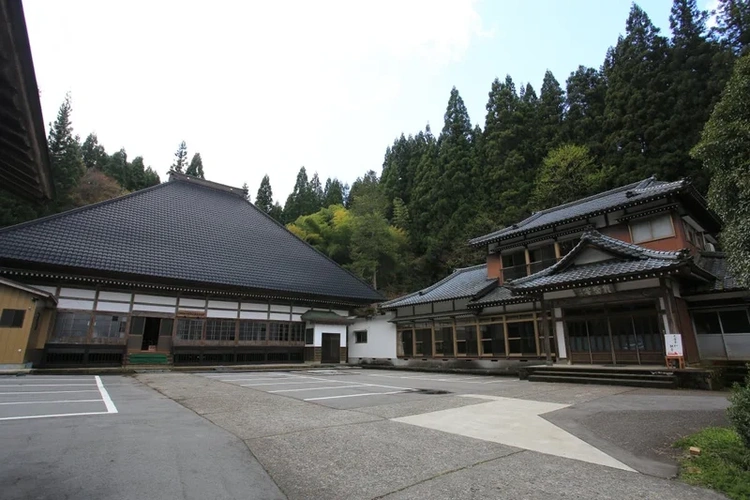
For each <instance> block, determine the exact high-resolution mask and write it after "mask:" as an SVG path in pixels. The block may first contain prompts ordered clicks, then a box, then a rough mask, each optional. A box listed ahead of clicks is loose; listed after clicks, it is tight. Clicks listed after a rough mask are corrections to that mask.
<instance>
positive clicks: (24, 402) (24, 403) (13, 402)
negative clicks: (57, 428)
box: [0, 399, 103, 405]
mask: <svg viewBox="0 0 750 500" xmlns="http://www.w3.org/2000/svg"><path fill="white" fill-rule="evenodd" d="M102 402H103V401H102V400H101V399H61V400H59V401H10V402H7V403H0V405H44V404H50V403H102Z"/></svg>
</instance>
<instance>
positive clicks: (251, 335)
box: [240, 319, 268, 342]
mask: <svg viewBox="0 0 750 500" xmlns="http://www.w3.org/2000/svg"><path fill="white" fill-rule="evenodd" d="M267 327H268V324H267V323H266V322H265V321H251V320H244V319H243V320H240V340H241V341H245V342H265V341H266V328H267Z"/></svg>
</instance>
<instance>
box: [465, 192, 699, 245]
mask: <svg viewBox="0 0 750 500" xmlns="http://www.w3.org/2000/svg"><path fill="white" fill-rule="evenodd" d="M684 189H685V186H683V187H680V188H678V189H675V190H674V191H669V192H666V193H660V194H658V195H656V196H650V197H648V198H643V199H639V200H637V201H634V202H631V203H621V204H619V205H616V206H612V207H610V208H606V209H602V210H596V211H594V212H588V213H585V214H581V215H577V216H575V217H568V218H566V219H560V220H558V221H555V222H551V223H548V224H544V225H542V226H534V227H533V228H530V229H528V230H523V228H519V230H514V232H512V233H509V234H503V235H498V236H496V237H494V238H487V239H482V237H480V238H476V239H473V240H469V246H471V247H473V248H478V247H481V246H484V245H490V244H492V243H497V242H499V241H503V240H510V239H513V238H518V237H521V236H525V235H527V234H532V233H536V232H539V231H544V230H545V229H554V228H555V227H557V226H563V225H565V224H570V223H572V222H577V221H580V220H586V219H589V218H591V217H598V216H600V215H605V214H608V213H611V212H616V211H618V210H623V209H625V208H630V207H636V206H638V205H643V204H644V203H650V202H652V201H654V200H658V199H660V198H666V197H667V196H670V195H675V194H678V193H679V192H681V191H683V190H684Z"/></svg>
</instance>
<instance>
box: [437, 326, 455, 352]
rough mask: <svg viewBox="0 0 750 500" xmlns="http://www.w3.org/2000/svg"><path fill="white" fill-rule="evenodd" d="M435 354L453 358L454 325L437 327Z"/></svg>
mask: <svg viewBox="0 0 750 500" xmlns="http://www.w3.org/2000/svg"><path fill="white" fill-rule="evenodd" d="M435 354H441V355H443V356H453V325H452V324H451V323H443V324H440V325H437V326H436V327H435Z"/></svg>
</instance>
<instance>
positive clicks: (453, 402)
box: [0, 368, 727, 500]
mask: <svg viewBox="0 0 750 500" xmlns="http://www.w3.org/2000/svg"><path fill="white" fill-rule="evenodd" d="M0 385H2V386H4V387H0V389H2V390H1V391H0V392H2V394H0V398H2V399H0V403H8V404H0V412H2V413H0V491H2V492H3V493H2V495H0V496H2V497H3V500H5V498H8V499H19V500H20V499H27V498H36V499H53V498H54V499H57V498H97V499H130V498H150V499H155V500H162V499H163V500H167V499H173V498H185V499H204V498H213V499H227V500H229V499H235V498H243V499H244V498H250V499H263V500H266V499H277V498H278V499H282V498H288V499H293V500H306V499H312V498H326V499H329V500H333V499H352V498H357V499H375V498H388V499H390V500H394V499H402V498H403V499H410V498H422V497H429V498H432V499H435V500H440V499H446V500H447V499H455V498H477V499H478V498H514V499H515V498H518V499H523V498H542V497H544V498H546V497H559V496H566V495H567V496H568V497H570V498H592V499H594V498H596V499H599V498H613V499H615V498H616V499H621V498H634V499H639V500H640V499H643V498H658V499H659V500H668V499H675V500H677V499H679V500H689V499H695V500H698V499H700V500H705V499H709V498H721V497H720V496H719V495H715V494H714V493H712V492H709V491H706V490H702V489H700V488H695V487H691V486H688V485H685V484H682V483H680V482H677V481H674V480H671V479H669V478H670V477H671V476H673V475H674V473H675V471H676V467H675V464H674V459H673V453H674V451H673V450H672V449H671V443H672V442H673V441H674V440H675V439H676V438H678V437H679V436H680V435H681V434H686V433H690V432H693V431H694V430H697V429H700V428H702V427H705V426H707V425H722V424H725V423H726V422H725V420H724V410H725V408H726V404H727V401H726V396H725V395H723V394H718V393H706V392H700V391H669V390H651V389H633V388H625V387H611V386H597V385H589V386H585V385H572V384H544V383H535V382H528V381H520V380H518V379H517V378H513V377H491V376H487V377H485V376H471V375H458V374H437V373H418V372H407V371H396V370H363V369H356V368H354V369H340V370H322V369H307V370H297V371H281V370H279V371H252V372H235V371H224V372H210V373H206V372H203V373H192V374H191V373H179V372H166V373H160V372H152V373H142V374H137V375H135V376H121V375H108V376H101V377H95V376H90V375H80V376H76V375H71V376H55V377H52V376H37V375H29V376H25V377H3V378H2V379H0ZM78 391H80V392H78ZM108 401H109V404H111V406H108ZM110 410H112V411H111V412H110Z"/></svg>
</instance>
